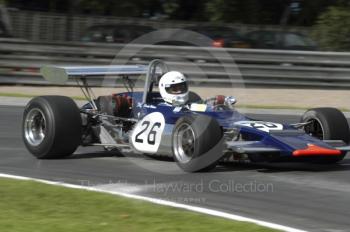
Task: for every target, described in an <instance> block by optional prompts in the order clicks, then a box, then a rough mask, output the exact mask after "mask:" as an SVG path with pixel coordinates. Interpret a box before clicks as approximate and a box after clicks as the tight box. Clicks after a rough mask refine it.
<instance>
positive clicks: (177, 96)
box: [159, 71, 189, 104]
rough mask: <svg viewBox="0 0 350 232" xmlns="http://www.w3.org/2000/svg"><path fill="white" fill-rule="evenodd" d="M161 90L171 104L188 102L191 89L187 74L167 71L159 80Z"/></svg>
mask: <svg viewBox="0 0 350 232" xmlns="http://www.w3.org/2000/svg"><path fill="white" fill-rule="evenodd" d="M159 92H160V95H161V96H162V98H163V100H164V101H165V102H167V103H169V104H173V103H174V102H178V103H182V104H186V103H187V101H188V95H189V91H188V86H187V82H186V77H185V75H183V74H182V73H180V72H177V71H170V72H167V73H165V74H164V75H163V76H162V77H161V78H160V80H159Z"/></svg>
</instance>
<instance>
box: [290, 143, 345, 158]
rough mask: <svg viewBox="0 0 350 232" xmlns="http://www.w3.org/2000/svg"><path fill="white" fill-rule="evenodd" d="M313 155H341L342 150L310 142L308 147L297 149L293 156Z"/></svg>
mask: <svg viewBox="0 0 350 232" xmlns="http://www.w3.org/2000/svg"><path fill="white" fill-rule="evenodd" d="M312 155H341V151H340V150H336V149H328V148H324V147H319V146H316V145H314V144H308V147H307V148H306V149H301V150H295V151H294V152H293V156H312Z"/></svg>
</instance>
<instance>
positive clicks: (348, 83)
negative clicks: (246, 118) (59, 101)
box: [0, 40, 350, 88]
mask: <svg viewBox="0 0 350 232" xmlns="http://www.w3.org/2000/svg"><path fill="white" fill-rule="evenodd" d="M152 59H163V60H166V61H168V63H169V64H170V66H171V67H172V68H173V69H177V70H181V71H183V72H184V73H186V74H187V75H188V76H189V80H190V81H192V82H196V83H200V84H205V83H215V84H222V85H225V84H228V83H239V84H245V85H259V86H261V85H269V86H271V85H272V86H283V87H287V86H302V87H330V88H334V87H338V88H350V53H339V52H306V51H281V50H258V49H218V48H200V47H179V46H154V45H128V46H127V48H125V45H124V44H97V43H74V42H73V43H35V42H28V41H24V40H16V41H11V40H0V83H3V84H16V83H19V84H42V85H43V84H48V83H47V82H45V80H44V79H43V78H41V77H40V75H39V73H38V70H39V68H40V67H42V66H43V65H48V64H55V65H92V64H94V65H99V64H101V65H106V64H111V63H113V64H117V63H118V62H120V61H123V60H125V61H126V60H128V63H132V64H145V63H147V62H148V61H150V60H152ZM95 83H96V84H97V85H98V84H99V82H98V78H96V82H95ZM70 84H73V83H70Z"/></svg>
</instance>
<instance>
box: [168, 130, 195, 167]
mask: <svg viewBox="0 0 350 232" xmlns="http://www.w3.org/2000/svg"><path fill="white" fill-rule="evenodd" d="M173 142H174V153H175V156H176V158H177V160H178V161H180V162H181V163H187V162H188V161H190V160H191V159H192V158H193V156H194V152H195V142H196V139H195V135H194V131H193V129H192V127H191V126H190V125H189V124H188V123H183V124H181V125H180V126H179V127H178V129H177V130H176V132H175V135H174V137H173Z"/></svg>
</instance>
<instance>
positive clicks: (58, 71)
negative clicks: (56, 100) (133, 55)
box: [40, 65, 148, 85]
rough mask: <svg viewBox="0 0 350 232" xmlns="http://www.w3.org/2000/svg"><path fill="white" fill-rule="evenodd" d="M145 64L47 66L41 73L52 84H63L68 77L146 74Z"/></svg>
mask: <svg viewBox="0 0 350 232" xmlns="http://www.w3.org/2000/svg"><path fill="white" fill-rule="evenodd" d="M147 72H148V66H145V65H105V66H66V67H63V66H45V67H43V68H41V69H40V73H41V75H42V76H43V77H44V78H45V80H47V81H48V82H50V83H52V84H58V85H62V84H64V83H66V82H67V81H68V78H73V79H74V78H79V79H81V78H84V79H88V78H89V77H92V76H139V75H146V74H147Z"/></svg>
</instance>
